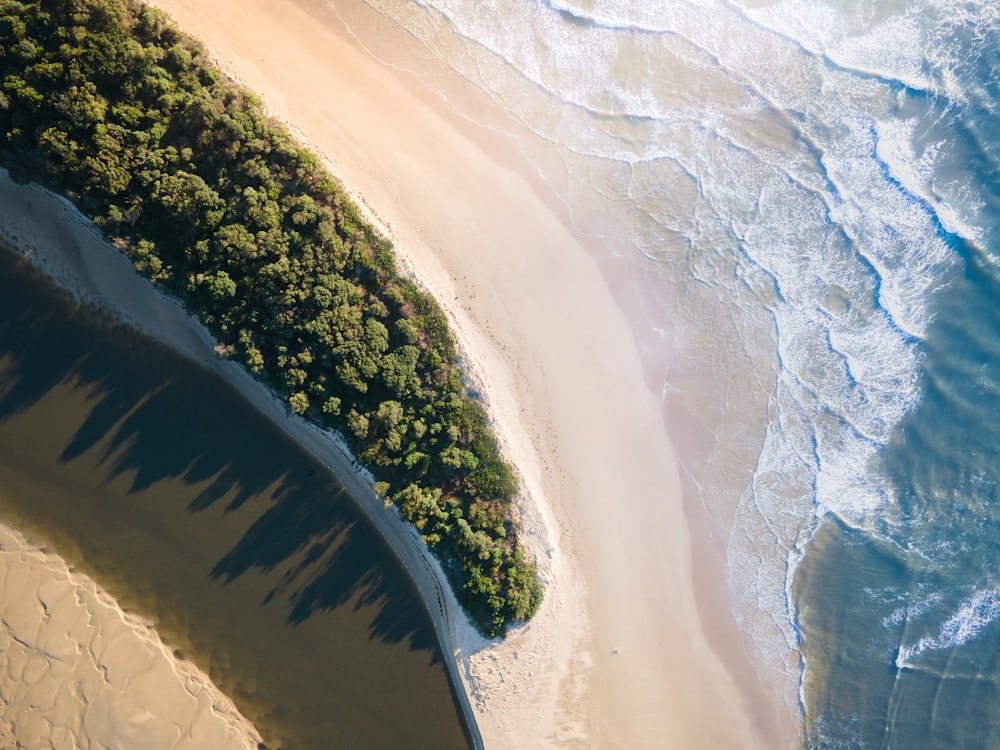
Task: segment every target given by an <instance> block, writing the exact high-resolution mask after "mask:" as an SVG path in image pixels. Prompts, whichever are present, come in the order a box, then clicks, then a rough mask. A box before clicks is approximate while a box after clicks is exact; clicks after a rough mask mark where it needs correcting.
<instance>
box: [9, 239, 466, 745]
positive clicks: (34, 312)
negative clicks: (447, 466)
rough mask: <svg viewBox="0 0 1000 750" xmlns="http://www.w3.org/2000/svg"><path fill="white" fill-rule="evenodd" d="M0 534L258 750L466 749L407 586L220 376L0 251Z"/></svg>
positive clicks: (322, 484)
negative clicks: (126, 621) (200, 689)
mask: <svg viewBox="0 0 1000 750" xmlns="http://www.w3.org/2000/svg"><path fill="white" fill-rule="evenodd" d="M0 521H7V522H9V523H11V524H12V525H13V526H15V527H17V528H18V529H20V530H21V531H23V532H24V533H26V534H28V535H29V536H31V537H33V538H35V539H38V540H41V541H44V542H46V543H48V544H50V545H51V547H52V548H53V549H54V551H56V552H58V553H59V554H60V555H62V556H63V557H64V558H65V559H66V560H67V561H68V562H69V563H70V564H71V565H74V566H76V567H77V568H79V569H80V570H82V571H84V572H86V573H87V574H88V575H90V576H92V577H93V578H94V579H95V580H96V581H97V582H98V584H99V585H101V586H102V587H104V588H105V589H106V590H107V591H108V592H109V593H110V594H112V595H113V596H115V597H116V599H117V600H118V601H119V602H120V603H121V605H122V606H123V607H124V608H126V609H128V610H131V611H135V612H137V613H139V614H141V615H142V616H144V617H147V618H148V619H149V620H150V621H151V622H153V623H155V626H156V629H157V631H158V632H159V634H160V636H161V638H162V639H163V640H164V641H165V642H166V643H168V644H169V645H171V646H173V647H175V648H176V649H177V653H179V654H180V655H181V656H182V657H183V658H187V659H190V660H192V661H193V662H194V663H196V664H197V665H198V666H199V667H200V668H201V669H203V670H204V671H206V672H207V673H208V674H209V675H210V676H211V678H212V680H213V681H214V682H215V684H216V685H218V686H219V687H220V689H222V690H223V691H224V692H225V693H227V694H228V695H229V696H230V697H231V698H232V699H233V701H234V702H235V703H236V705H237V707H238V708H239V709H240V711H241V712H242V713H243V714H244V715H245V716H246V717H247V718H248V719H250V720H251V721H252V722H253V723H254V724H255V725H256V727H257V728H258V730H259V731H260V732H261V733H262V735H263V736H264V739H265V741H266V743H267V745H268V747H270V748H300V749H302V750H312V749H315V748H339V747H343V748H401V747H406V748H436V749H437V748H452V747H454V748H459V747H461V748H466V747H469V740H468V738H467V734H468V733H467V731H466V729H465V727H464V725H463V720H462V716H461V712H460V711H459V709H458V707H457V703H456V700H455V695H454V692H453V689H452V686H451V685H450V684H449V681H448V677H447V672H446V670H445V667H444V664H443V662H442V656H441V651H440V648H439V645H438V643H437V640H436V637H435V635H434V631H433V628H432V624H431V621H430V618H429V616H428V615H427V612H426V609H425V607H424V606H423V604H422V603H421V601H420V599H419V598H418V595H417V592H416V589H415V587H414V586H413V584H412V583H411V581H410V579H409V578H408V576H407V575H406V574H405V572H404V571H403V570H402V569H401V567H400V565H399V563H398V562H397V560H396V558H395V557H394V556H393V554H392V551H391V550H390V549H389V548H388V546H387V545H386V543H385V542H384V541H383V540H382V538H381V537H380V536H379V535H378V534H377V533H376V532H375V530H374V529H373V528H372V527H371V526H370V524H369V522H368V521H367V520H366V519H365V518H364V516H363V515H362V514H361V512H360V511H358V510H357V508H356V507H355V505H354V503H353V501H352V500H351V499H350V498H349V497H348V496H347V495H346V493H345V492H344V490H343V488H341V487H340V485H339V484H338V483H337V481H336V479H335V477H333V476H332V475H331V474H330V473H329V472H328V471H327V470H326V469H325V468H324V467H323V466H321V465H320V464H318V463H317V462H316V461H315V460H314V459H313V458H312V457H311V456H309V455H308V454H307V453H306V452H305V451H304V450H302V449H300V448H298V447H297V446H296V445H295V444H294V443H293V442H292V441H291V440H290V439H289V438H287V437H286V436H285V435H284V434H283V433H281V432H280V431H279V430H278V429H277V428H275V427H274V426H272V425H271V423H270V422H268V421H267V420H266V419H265V418H264V417H263V416H261V415H260V414H259V413H258V412H257V411H255V410H254V409H253V408H252V407H251V406H250V405H249V404H247V403H246V402H245V401H244V400H242V398H241V397H239V395H237V394H235V393H234V392H233V391H232V390H230V389H229V388H228V387H227V386H226V384H225V383H224V382H222V381H221V380H220V379H218V378H216V377H214V376H212V375H210V374H209V373H208V372H207V371H205V370H204V369H202V368H200V367H198V366H197V365H195V364H193V363H191V362H189V361H188V360H185V359H183V358H181V357H179V356H177V355H175V354H173V353H172V352H170V351H168V350H166V349H165V348H164V347H162V346H159V345H157V344H156V343H154V342H151V341H150V340H148V339H146V338H144V337H142V336H139V335H138V334H136V333H134V332H133V331H131V330H130V329H128V328H125V327H122V326H119V325H115V324H113V323H112V322H110V321H109V320H108V319H106V318H105V317H103V316H102V315H101V314H99V313H97V312H96V311H93V310H91V309H88V308H85V307H84V308H81V307H78V306H76V305H74V304H73V303H72V302H71V301H70V300H68V299H67V297H66V296H65V295H64V294H63V293H61V292H59V291H58V290H56V289H55V288H53V287H52V286H51V285H49V284H47V283H45V282H43V281H42V280H40V279H39V278H38V277H37V276H36V275H35V273H34V272H33V271H31V270H30V269H29V268H27V267H26V265H25V264H24V263H22V262H21V261H20V260H19V259H17V258H15V257H14V256H12V255H11V254H9V253H8V252H6V251H0Z"/></svg>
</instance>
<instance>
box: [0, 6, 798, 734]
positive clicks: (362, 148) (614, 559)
mask: <svg viewBox="0 0 1000 750" xmlns="http://www.w3.org/2000/svg"><path fill="white" fill-rule="evenodd" d="M154 4H155V5H157V6H159V7H161V8H163V9H164V10H165V11H166V12H168V13H169V14H170V15H171V16H172V17H173V18H174V19H175V20H176V21H177V22H178V23H179V24H180V25H181V27H182V28H184V29H185V30H186V31H188V32H189V33H191V34H192V35H194V36H195V37H197V38H199V39H201V40H202V41H203V42H204V43H205V44H206V45H207V47H208V48H209V49H210V51H211V52H212V54H213V56H214V57H215V58H216V60H217V62H218V63H219V64H220V65H221V66H222V67H223V68H224V69H226V70H227V71H228V72H229V73H230V74H231V75H233V76H234V77H235V78H237V79H238V80H240V81H241V82H243V83H244V84H245V85H246V86H248V87H249V88H251V89H252V90H254V91H256V92H257V93H258V94H260V95H261V96H262V98H263V100H264V102H265V104H266V105H267V107H268V108H269V110H270V111H271V112H272V113H273V114H274V115H275V116H276V117H278V118H280V119H281V120H283V121H285V122H286V123H288V124H289V125H290V126H291V127H292V129H293V132H295V133H296V134H297V135H298V136H299V137H300V138H301V139H302V140H303V141H305V142H306V143H308V144H309V145H310V146H311V147H312V148H313V149H314V150H316V151H317V152H318V153H319V154H320V155H321V156H322V157H323V158H324V159H325V160H326V162H327V164H328V166H329V167H330V169H331V171H332V172H333V173H334V174H335V175H336V176H337V177H338V178H340V179H341V180H342V181H343V182H344V184H345V185H346V186H347V188H348V189H349V191H350V192H351V193H352V194H354V195H356V196H363V203H364V205H365V206H366V207H367V210H368V211H369V212H370V213H371V218H372V219H373V220H375V221H376V223H377V224H378V225H379V226H380V227H381V228H382V229H383V231H385V232H386V234H388V236H390V238H391V239H392V240H393V241H394V242H395V244H396V247H397V251H398V252H399V254H400V256H401V259H402V261H403V263H404V265H405V266H406V267H407V268H408V269H410V270H411V271H412V272H413V273H414V275H415V276H416V277H417V278H418V279H419V280H420V281H421V282H422V283H423V284H424V285H425V286H426V287H427V288H428V289H429V290H430V291H431V292H432V293H433V294H434V295H435V296H436V297H437V299H438V300H439V301H440V302H441V303H442V305H443V306H444V307H445V309H446V311H447V313H448V315H449V317H450V319H451V321H452V323H453V324H454V326H455V329H456V331H457V336H458V339H459V341H460V345H461V346H462V348H463V349H464V351H465V353H466V355H467V359H468V363H469V366H470V368H471V372H472V375H473V376H474V377H475V378H476V379H478V380H479V382H480V385H481V387H482V390H483V392H484V393H485V394H486V395H487V397H488V401H489V408H490V411H491V414H492V416H493V418H494V420H495V422H496V426H497V428H498V430H499V432H500V434H501V438H502V440H503V442H504V445H505V448H506V450H507V452H508V454H509V457H510V458H511V459H512V461H513V462H514V463H515V464H516V466H517V467H518V469H519V472H520V474H521V479H522V485H523V487H524V489H525V497H524V499H523V502H522V504H521V513H522V517H523V522H524V527H525V529H526V531H527V534H526V537H527V538H526V541H527V543H528V544H529V545H530V546H531V548H532V549H533V550H534V552H535V553H536V554H537V555H538V558H539V562H540V567H541V570H542V574H543V576H544V578H545V582H546V586H547V595H546V599H545V602H544V604H543V606H542V610H541V612H540V613H539V615H538V616H537V618H536V619H535V620H533V621H532V623H531V624H530V625H528V626H527V627H525V628H522V629H521V630H520V631H519V632H517V633H514V634H512V635H511V636H510V637H509V638H508V639H507V640H506V641H505V642H503V643H500V644H494V645H492V646H489V644H485V643H484V642H483V641H482V640H481V639H478V638H477V637H476V636H475V634H474V633H473V632H472V631H471V628H470V627H469V625H468V622H467V621H466V620H465V618H464V617H462V616H461V614H460V613H458V612H457V611H456V610H455V608H454V598H453V597H452V596H450V593H448V592H442V590H441V588H440V583H439V581H440V576H439V575H438V574H437V572H436V568H435V566H434V565H433V564H431V563H429V562H428V559H427V557H426V555H423V554H422V553H421V552H420V550H419V548H418V547H417V545H416V544H415V543H414V536H413V535H412V534H411V533H409V532H407V531H405V530H403V529H401V528H400V525H399V524H398V523H395V522H393V521H392V520H391V517H389V516H388V515H386V514H384V513H383V514H381V515H380V514H379V513H378V512H377V510H376V509H375V508H373V509H372V511H371V512H372V513H373V514H374V516H373V517H375V518H376V520H377V521H379V522H380V526H381V527H382V528H383V529H384V530H385V533H387V535H388V536H389V537H390V539H391V540H393V543H394V544H396V545H397V547H399V548H400V550H401V554H403V556H404V559H405V560H406V561H407V564H408V566H409V567H410V568H411V570H412V571H413V572H414V574H415V576H416V578H417V580H418V585H420V587H421V589H422V591H423V592H424V596H425V597H426V598H427V600H428V602H429V603H430V605H431V609H432V611H433V613H434V614H435V616H436V619H437V623H438V627H439V632H440V633H441V634H442V636H443V638H444V639H445V643H446V647H447V646H450V647H451V648H453V649H454V652H455V655H456V658H457V660H458V665H459V668H460V670H461V673H462V679H463V681H464V683H465V687H466V689H467V691H468V694H469V696H470V697H471V701H472V707H473V710H474V712H475V716H476V719H477V721H478V724H479V728H480V730H481V732H482V734H483V737H484V740H485V744H486V746H487V747H488V748H539V747H601V748H611V747H623V748H665V747H678V748H684V749H685V750H688V749H692V748H701V747H705V748H709V747H710V748H719V747H725V748H749V747H768V748H771V747H780V746H783V745H787V744H788V743H789V742H790V741H791V739H792V738H793V734H794V729H793V728H792V725H793V719H792V717H791V714H790V713H789V711H788V710H787V709H785V707H784V706H783V705H780V700H779V698H778V697H777V696H773V699H772V696H770V695H764V697H763V699H762V698H761V688H760V686H759V685H755V684H753V682H754V680H753V679H750V680H747V679H741V680H740V681H739V682H737V680H736V679H734V677H733V674H734V673H738V674H746V672H747V670H746V669H745V665H742V666H741V667H740V668H739V669H734V670H731V669H729V668H727V665H726V664H725V663H723V661H722V659H720V657H719V655H718V654H717V653H716V651H715V650H713V649H712V647H711V646H710V645H709V642H708V640H707V638H706V635H705V629H704V628H703V625H702V620H701V618H702V617H704V616H706V609H705V607H704V606H703V607H702V610H701V612H700V613H699V609H698V606H697V604H696V598H695V589H694V586H695V577H694V575H693V572H694V571H693V570H692V563H691V560H692V554H691V551H692V544H696V545H701V544H707V542H708V540H707V539H703V538H701V537H700V536H699V537H697V538H695V539H694V540H692V535H691V532H690V530H689V527H688V524H687V522H686V519H685V513H684V507H683V503H682V498H681V489H680V480H679V477H678V472H677V468H676V466H675V464H674V463H673V462H672V461H670V460H669V458H668V457H669V456H671V455H672V447H671V444H670V440H669V438H668V436H667V433H666V431H665V428H664V426H663V424H662V420H661V418H660V413H661V398H660V394H658V393H652V392H650V391H649V389H648V388H647V385H646V379H645V376H644V373H643V371H642V367H641V363H640V357H639V351H638V348H637V345H636V342H635V339H634V336H633V334H632V330H631V328H630V326H629V323H628V320H627V319H626V317H625V314H624V313H623V312H622V310H621V309H620V308H619V307H618V306H617V305H616V303H615V300H614V298H613V297H612V295H611V293H610V292H609V290H608V287H607V283H606V281H605V279H604V278H602V276H601V274H600V273H599V271H598V269H597V267H596V265H595V264H594V262H593V261H592V260H591V258H590V256H589V255H588V253H587V252H586V250H585V249H584V247H583V245H582V239H581V238H580V237H578V236H577V235H575V234H574V233H573V232H572V231H571V230H570V229H568V228H567V226H566V223H565V221H563V220H562V219H561V218H560V217H559V216H557V215H556V214H555V213H553V212H552V211H551V210H550V209H549V208H548V207H547V206H546V205H545V203H544V202H543V201H542V200H540V199H539V198H538V197H537V195H536V193H535V192H534V191H533V190H532V187H531V185H529V184H528V182H527V181H526V180H525V179H524V178H523V177H521V176H519V175H518V174H516V173H514V172H513V171H511V170H510V169H508V168H506V167H505V166H504V165H503V164H502V163H501V162H500V161H499V160H498V159H497V156H496V153H495V151H494V152H493V153H491V151H490V150H489V149H488V148H486V147H485V146H484V145H483V143H482V142H479V141H478V140H473V139H471V138H470V137H469V135H468V132H467V130H466V129H463V131H465V132H460V131H459V130H457V129H456V128H455V127H453V125H452V124H451V123H450V122H449V120H448V119H446V118H444V117H442V116H441V114H440V113H439V112H437V111H435V110H434V109H433V108H432V107H429V106H428V105H427V103H426V99H427V97H426V95H420V96H418V95H417V94H420V92H414V91H413V90H412V86H413V80H414V79H413V78H409V77H408V78H405V80H404V79H401V78H400V77H399V74H398V72H396V71H392V70H390V69H387V68H386V67H385V66H380V65H379V64H377V63H376V62H374V61H373V60H372V59H371V58H369V57H368V56H366V55H364V54H363V53H362V52H360V51H359V50H358V49H357V48H356V47H354V46H352V45H351V44H349V43H347V42H346V41H345V40H344V39H342V38H341V37H339V36H338V35H337V33H335V31H334V30H333V29H332V28H330V27H327V26H326V25H324V24H322V23H319V22H317V20H316V19H315V18H314V17H312V16H311V15H309V14H308V13H306V12H305V11H304V10H303V9H302V8H300V7H299V6H297V5H296V4H294V3H292V2H289V1H288V0H244V1H243V2H236V0H216V1H215V2H212V3H204V2H199V1H198V0H157V2H155V3H154ZM484 140H485V139H484ZM2 205H3V199H2V198H0V206H2ZM3 224H4V221H3V217H2V216H0V225H3ZM19 242H20V245H21V246H22V247H27V245H28V244H30V243H25V242H24V238H19ZM39 254H40V251H36V253H34V254H33V257H34V256H37V255H39ZM46 263H47V264H48V265H49V271H50V272H53V271H55V273H54V275H55V276H56V278H57V280H59V278H60V273H61V272H63V271H66V270H67V269H69V271H70V272H71V273H70V277H72V274H74V273H75V274H76V277H73V278H76V281H74V280H73V278H70V277H67V274H66V273H62V281H63V283H64V284H66V285H68V286H70V287H72V286H73V284H74V283H79V279H80V277H81V276H82V277H86V279H85V280H86V283H84V284H83V285H82V286H83V287H87V288H89V289H91V290H92V291H93V290H95V289H96V292H93V293H94V294H96V296H97V297H103V298H105V300H108V299H110V300H116V299H122V297H123V294H124V295H125V296H128V295H130V294H131V292H121V291H119V289H118V287H119V286H121V284H122V283H124V282H120V281H119V280H106V279H107V277H106V273H107V269H105V268H104V266H102V267H101V268H100V270H97V271H95V270H94V269H95V266H93V261H88V262H87V263H84V264H83V265H82V266H81V263H80V261H79V259H78V258H77V259H75V260H72V262H68V261H65V260H59V259H54V260H49V261H46ZM67 263H69V265H67ZM101 263H102V264H104V265H106V266H107V267H108V268H110V267H111V266H113V265H114V263H113V262H109V261H101ZM109 263H110V265H108V264H109ZM59 264H61V266H60V268H54V267H55V266H56V265H59ZM81 269H82V270H81ZM124 270H125V271H127V264H125V269H124ZM116 278H117V277H116ZM88 285H89V287H88ZM143 304H144V303H142V302H140V303H139V309H143ZM128 316H129V317H131V319H132V322H133V323H134V324H137V325H139V327H141V328H144V329H146V330H148V331H150V332H153V333H154V334H157V335H159V336H161V337H164V338H166V339H167V340H170V341H171V342H172V343H173V344H174V345H175V346H177V347H178V348H181V349H182V350H183V349H185V348H186V347H189V346H190V347H191V348H190V350H189V351H188V353H189V354H193V356H195V357H196V358H199V359H201V360H202V361H209V360H211V353H210V352H211V342H204V341H202V342H200V343H198V342H197V341H196V339H197V338H198V337H197V335H195V334H192V333H188V332H185V331H194V330H195V329H193V328H185V327H184V326H180V327H177V326H175V325H174V324H173V323H170V324H167V323H166V321H165V320H164V319H163V318H162V317H161V316H162V313H161V312H158V311H151V310H149V309H145V310H144V312H143V313H142V315H136V314H134V313H129V314H128ZM192 336H193V337H194V338H191V337H192ZM214 366H219V367H220V368H223V370H224V371H225V374H226V375H227V377H230V378H232V379H233V381H234V382H235V383H237V384H239V386H240V387H241V388H246V389H248V390H247V391H246V392H248V393H249V394H250V395H251V397H253V398H254V399H255V400H256V401H257V402H258V403H260V404H262V405H263V408H270V409H271V410H272V411H274V418H275V420H276V421H278V420H282V419H284V420H285V421H287V422H289V423H290V424H289V427H288V429H290V430H291V431H293V434H296V436H297V437H299V439H301V440H303V441H304V442H305V443H306V444H307V445H309V444H310V441H312V444H313V445H312V446H311V447H312V449H313V450H314V452H317V451H320V452H317V455H322V456H323V457H324V458H326V457H327V456H332V455H333V454H335V453H336V450H335V449H333V448H332V443H331V441H330V439H329V436H324V435H322V434H321V433H319V431H316V430H310V429H309V428H305V427H304V426H302V425H301V423H299V422H298V420H291V419H287V418H286V417H285V415H284V412H283V411H281V408H280V406H278V405H275V404H273V401H269V397H268V395H267V393H266V391H264V390H263V389H259V390H258V391H254V390H253V388H254V386H252V385H250V384H248V383H247V382H246V379H245V377H244V376H242V375H240V374H238V373H235V372H233V371H231V370H232V369H233V368H231V366H229V365H226V364H224V363H217V364H216V365H214ZM269 403H270V404H271V405H270V406H268V404H269ZM292 423H294V424H292ZM332 460H333V459H332V458H331V459H330V461H331V462H332ZM348 479H349V477H346V476H345V477H344V480H345V481H347V480H348ZM359 492H361V493H362V494H364V488H363V482H362V483H360V486H359ZM369 494H370V491H369ZM698 586H711V587H716V589H717V591H719V592H722V591H724V586H725V581H724V580H722V577H721V575H715V576H712V577H708V576H700V577H699V578H698ZM707 598H708V599H711V600H712V601H716V602H720V601H721V602H724V601H725V596H724V595H719V596H715V597H707ZM708 615H709V616H710V617H712V618H713V620H715V619H716V618H718V620H719V621H731V618H732V615H731V614H730V612H729V611H728V608H726V607H725V606H717V607H716V611H713V612H709V613H708ZM713 624H714V623H713ZM487 646H489V647H487ZM733 651H734V652H735V653H737V654H738V653H739V649H738V647H737V648H735V649H733ZM727 658H730V657H728V656H727Z"/></svg>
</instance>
